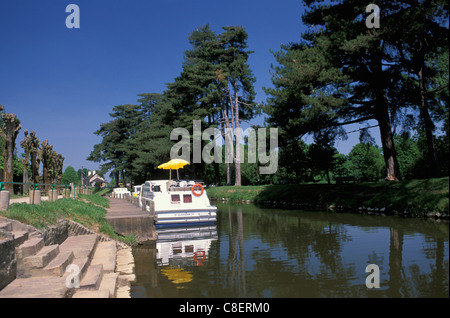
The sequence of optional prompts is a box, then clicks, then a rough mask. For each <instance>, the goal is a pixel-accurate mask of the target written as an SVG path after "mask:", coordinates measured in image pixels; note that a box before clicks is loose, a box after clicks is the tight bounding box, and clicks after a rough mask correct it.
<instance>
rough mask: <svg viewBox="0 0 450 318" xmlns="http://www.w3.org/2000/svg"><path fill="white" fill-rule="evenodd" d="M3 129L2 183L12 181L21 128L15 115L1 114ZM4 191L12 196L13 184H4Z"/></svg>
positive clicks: (1, 130)
mask: <svg viewBox="0 0 450 318" xmlns="http://www.w3.org/2000/svg"><path fill="white" fill-rule="evenodd" d="M2 118H3V123H4V125H3V127H2V129H0V132H1V137H2V138H3V141H4V142H5V149H4V151H3V157H4V158H5V166H4V169H3V182H13V181H14V148H15V142H16V138H17V135H18V133H19V130H20V129H21V128H22V127H21V126H20V122H19V120H18V119H17V117H16V115H15V114H2ZM5 190H6V191H9V192H10V193H11V194H13V191H14V187H13V184H5Z"/></svg>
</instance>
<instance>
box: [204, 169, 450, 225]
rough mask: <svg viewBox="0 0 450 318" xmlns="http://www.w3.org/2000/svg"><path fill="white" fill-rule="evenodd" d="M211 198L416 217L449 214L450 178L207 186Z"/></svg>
mask: <svg viewBox="0 0 450 318" xmlns="http://www.w3.org/2000/svg"><path fill="white" fill-rule="evenodd" d="M207 192H208V196H209V197H210V198H211V200H222V199H225V200H227V201H248V200H250V201H251V202H255V203H261V204H270V205H273V204H274V203H275V204H277V205H280V206H285V207H296V208H299V207H300V208H321V209H330V208H331V209H337V208H339V207H341V208H342V210H344V211H352V210H356V211H357V210H359V209H363V211H364V210H366V209H367V208H369V210H370V211H372V210H376V211H381V212H383V213H385V214H390V213H402V214H403V213H406V214H409V215H412V216H415V217H422V216H427V215H429V214H433V215H435V214H436V213H440V215H444V214H445V215H447V216H448V214H449V178H448V177H446V178H437V179H426V180H408V181H399V182H365V183H345V184H326V183H322V184H297V185H260V186H242V187H230V186H223V187H210V188H208V190H207Z"/></svg>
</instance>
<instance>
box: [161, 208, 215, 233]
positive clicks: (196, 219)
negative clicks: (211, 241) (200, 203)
mask: <svg viewBox="0 0 450 318" xmlns="http://www.w3.org/2000/svg"><path fill="white" fill-rule="evenodd" d="M216 212H217V209H214V208H213V207H211V209H207V210H188V211H176V210H173V211H157V212H156V222H155V227H156V228H162V227H176V226H180V225H189V226H190V225H208V224H213V223H215V222H216V220H217V217H216V214H217V213H216Z"/></svg>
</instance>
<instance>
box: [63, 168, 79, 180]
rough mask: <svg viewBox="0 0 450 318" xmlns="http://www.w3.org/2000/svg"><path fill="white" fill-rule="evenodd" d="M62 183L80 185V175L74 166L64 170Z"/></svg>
mask: <svg viewBox="0 0 450 318" xmlns="http://www.w3.org/2000/svg"><path fill="white" fill-rule="evenodd" d="M61 182H62V184H69V183H72V182H73V183H74V184H80V178H79V177H78V174H77V172H76V171H75V169H74V168H73V167H72V166H68V167H67V168H66V169H65V170H64V173H63V175H62V179H61Z"/></svg>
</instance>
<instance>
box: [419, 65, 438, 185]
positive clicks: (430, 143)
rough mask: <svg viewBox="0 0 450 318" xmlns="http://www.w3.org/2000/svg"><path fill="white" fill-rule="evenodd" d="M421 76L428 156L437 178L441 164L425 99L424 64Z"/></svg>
mask: <svg viewBox="0 0 450 318" xmlns="http://www.w3.org/2000/svg"><path fill="white" fill-rule="evenodd" d="M417 75H418V78H419V87H420V117H422V121H423V125H424V128H425V135H426V138H427V148H428V156H429V160H430V163H431V167H432V170H431V173H432V176H433V177H435V178H438V177H440V175H441V168H440V165H439V160H438V158H437V153H436V147H435V146H434V137H433V128H434V127H433V126H434V125H433V122H432V120H431V118H430V114H429V113H428V107H427V103H426V99H425V84H424V79H423V66H421V67H420V70H419V72H418V74H417Z"/></svg>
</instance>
